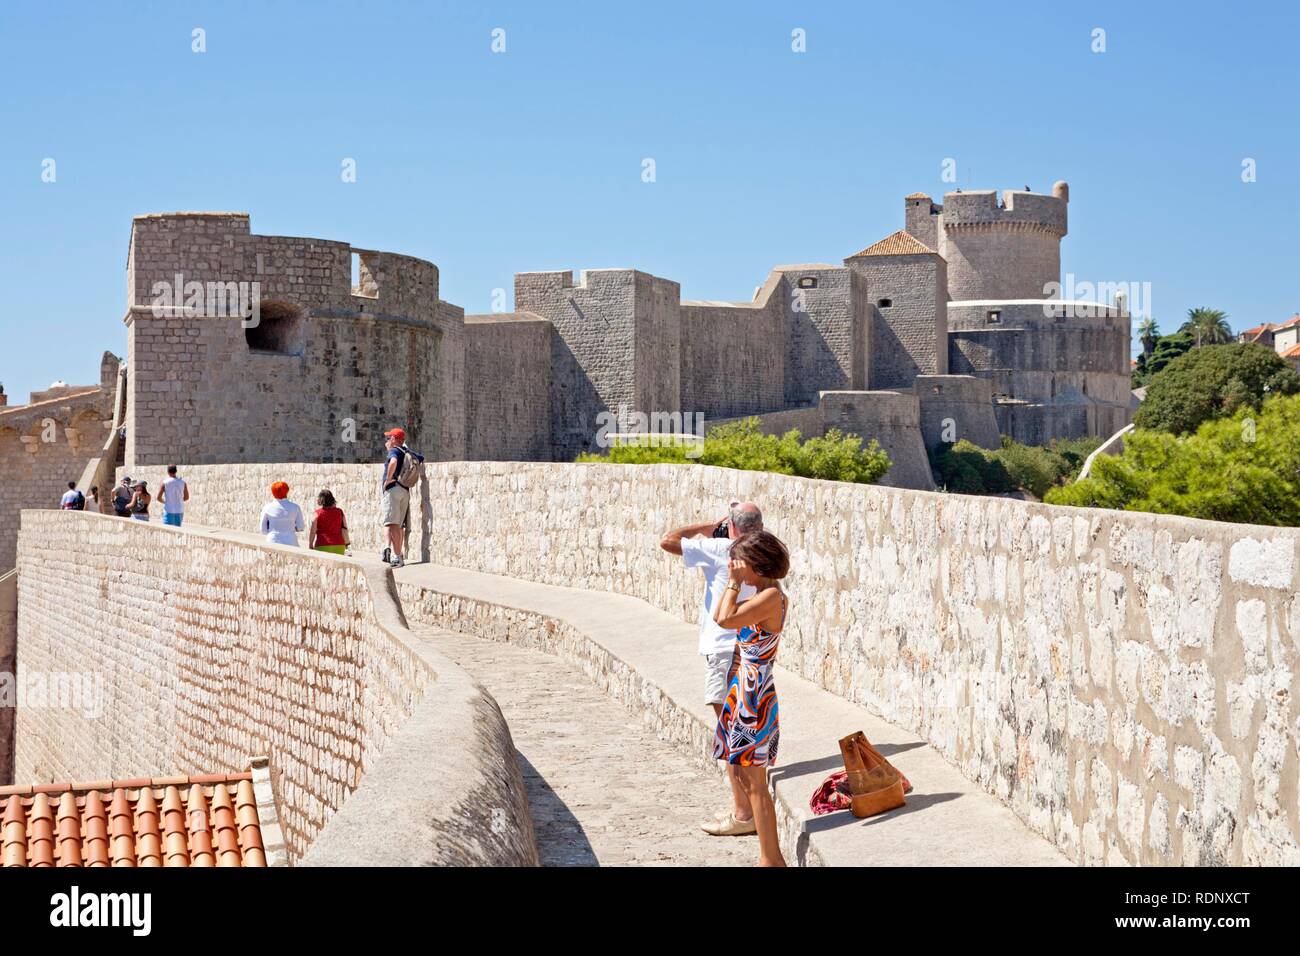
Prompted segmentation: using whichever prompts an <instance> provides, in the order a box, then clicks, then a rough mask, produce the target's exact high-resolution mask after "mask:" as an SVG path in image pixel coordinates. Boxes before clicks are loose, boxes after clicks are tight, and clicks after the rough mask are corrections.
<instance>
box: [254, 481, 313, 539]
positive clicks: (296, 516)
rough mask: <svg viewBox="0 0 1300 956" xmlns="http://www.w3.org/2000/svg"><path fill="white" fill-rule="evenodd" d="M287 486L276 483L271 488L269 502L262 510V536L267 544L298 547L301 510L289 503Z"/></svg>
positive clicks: (280, 482)
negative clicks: (264, 536)
mask: <svg viewBox="0 0 1300 956" xmlns="http://www.w3.org/2000/svg"><path fill="white" fill-rule="evenodd" d="M288 499H289V486H288V485H287V484H286V483H285V482H283V481H277V482H276V483H275V484H273V485H272V486H271V501H270V502H268V503H267V504H266V506H265V507H264V508H262V534H264V535H266V540H267V543H268V544H291V545H293V546H294V547H295V548H296V547H297V546H298V532H299V531H302V530H303V528H304V525H303V523H302V509H301V508H299V507H298V506H297V505H296V504H294V503H293V502H292V501H289V500H288Z"/></svg>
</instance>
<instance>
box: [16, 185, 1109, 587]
mask: <svg viewBox="0 0 1300 956" xmlns="http://www.w3.org/2000/svg"><path fill="white" fill-rule="evenodd" d="M1068 198H1069V197H1068V188H1067V187H1066V186H1065V184H1064V183H1058V184H1057V185H1056V186H1055V187H1054V188H1053V194H1052V195H1051V196H1040V195H1036V194H1033V193H1029V192H1009V193H1006V194H1004V195H1003V197H1002V199H1001V202H1000V203H999V201H998V199H997V196H996V194H995V193H991V192H981V193H960V192H958V193H949V194H948V195H947V196H946V197H945V203H944V204H943V205H940V204H937V203H935V202H933V201H932V200H930V199H929V197H926V196H923V195H921V194H914V195H913V196H909V197H907V199H906V200H905V201H904V212H905V221H906V226H907V228H906V230H900V231H899V232H897V233H894V234H893V235H891V236H889V237H887V238H886V239H883V240H881V241H880V242H878V243H876V244H874V245H873V246H870V247H868V248H867V249H864V250H863V251H862V252H860V253H858V254H856V255H854V256H850V257H848V258H847V259H845V260H844V264H843V265H828V264H808V265H787V266H778V267H776V268H775V269H774V270H773V271H772V273H771V274H770V275H769V276H768V279H767V281H766V282H765V283H764V284H763V285H762V286H761V288H760V289H759V290H758V292H757V293H756V294H755V296H754V298H753V299H752V300H751V301H749V302H714V301H685V302H683V301H682V300H681V296H680V288H679V286H678V285H677V283H675V282H672V281H671V280H668V279H664V278H660V277H657V276H653V275H649V274H647V273H645V272H640V271H637V270H634V269H595V270H587V271H584V272H583V273H582V274H581V277H580V279H579V281H578V282H577V284H576V285H575V284H574V278H573V274H572V273H571V272H564V271H560V272H524V273H519V274H518V275H517V276H516V279H515V308H516V310H517V311H516V312H513V313H502V314H494V315H486V316H473V317H470V318H469V319H467V318H466V317H465V315H464V310H463V309H461V308H460V307H459V306H456V305H454V304H452V303H449V302H446V301H444V300H442V299H441V298H440V297H439V273H438V268H437V267H436V266H435V265H433V264H432V263H430V262H425V261H423V260H420V259H415V258H412V257H410V256H404V255H397V254H393V253H386V252H376V251H371V250H364V249H358V248H353V247H352V246H350V245H348V244H347V243H344V242H334V241H328V240H322V239H306V238H294V237H285V236H262V235H256V234H253V233H252V232H251V230H250V223H249V218H248V215H247V214H245V213H222V212H180V213H167V214H153V215H142V216H137V217H135V219H134V220H133V221H132V227H131V238H130V243H129V250H128V257H127V286H128V301H127V310H126V315H125V318H124V320H123V321H124V324H125V325H126V329H127V347H126V359H127V361H126V367H127V375H126V378H125V383H124V387H125V403H124V411H123V413H122V421H123V422H124V426H125V447H124V449H122V450H121V452H120V457H121V460H122V461H123V462H124V463H125V464H126V465H127V466H128V470H134V471H140V470H141V469H143V468H146V467H150V466H156V465H164V464H167V463H169V462H175V461H187V462H192V463H198V462H205V463H214V464H215V463H252V462H275V461H300V462H363V461H375V460H377V459H378V458H379V457H380V456H381V454H382V446H383V438H382V433H383V431H385V430H386V429H387V428H390V427H392V426H394V425H399V424H400V425H401V426H402V427H404V428H405V429H406V431H407V433H408V436H409V438H410V440H411V443H412V445H413V446H414V447H416V448H417V449H418V450H420V451H422V452H423V453H425V454H426V456H427V457H429V458H430V459H433V460H440V459H441V460H462V459H470V460H539V459H540V460H547V459H551V460H561V461H567V460H572V458H573V457H574V456H575V455H576V454H578V453H579V452H584V451H590V450H593V449H594V448H595V447H596V441H597V435H598V433H599V431H600V429H601V425H602V423H604V424H608V420H609V419H612V418H615V417H616V416H618V415H620V414H622V413H624V412H626V413H640V414H641V415H644V416H645V418H644V421H643V422H638V420H637V417H636V416H635V415H633V414H629V416H628V417H627V418H625V419H622V420H621V422H622V424H619V425H617V426H616V430H620V431H624V430H630V429H637V428H644V427H646V425H647V424H648V426H649V428H650V429H651V430H669V431H680V430H689V429H692V428H697V427H698V418H697V416H698V415H703V416H704V419H705V423H706V427H707V422H708V421H710V420H718V419H728V418H732V417H736V416H748V415H760V416H771V415H775V416H777V418H776V420H777V421H780V420H782V419H783V418H784V417H786V413H787V412H790V411H794V410H797V409H806V408H813V409H817V408H820V407H821V406H822V404H823V402H824V400H823V398H822V395H823V393H826V392H836V393H846V392H856V393H859V397H858V398H856V399H854V400H853V401H852V403H851V404H852V405H853V407H854V409H855V411H854V413H853V415H852V416H850V417H847V418H846V417H844V416H843V415H840V416H839V419H838V421H839V424H840V425H848V424H849V423H850V422H851V423H852V425H853V427H854V428H855V429H857V430H858V433H859V434H861V435H862V437H863V438H864V439H872V438H875V439H877V440H878V441H880V442H881V444H882V445H884V446H885V447H886V448H888V449H892V450H895V451H896V452H897V453H898V454H903V455H905V456H909V455H910V456H911V457H905V458H903V459H897V460H896V462H895V466H894V470H893V475H892V476H889V477H887V479H886V481H887V482H889V483H891V484H895V485H907V486H911V487H916V488H922V489H928V488H930V487H932V479H931V477H930V476H929V474H928V469H927V468H926V467H925V466H924V463H923V462H922V461H920V460H919V459H918V458H917V457H916V455H915V454H914V452H913V451H904V450H905V449H912V450H915V449H916V448H924V447H925V445H926V444H927V443H929V444H931V445H932V444H933V433H934V431H935V429H934V427H933V425H934V423H935V422H939V423H948V424H949V425H951V426H952V428H955V437H957V438H969V439H970V440H972V441H974V442H976V443H977V444H982V445H985V446H986V447H995V446H996V445H997V441H996V440H995V438H994V436H993V434H992V433H991V432H990V431H989V429H988V428H987V427H986V424H987V416H984V415H982V414H973V409H972V408H971V402H970V393H969V386H966V385H963V384H962V383H961V382H957V381H954V382H953V384H952V385H951V386H950V387H947V388H944V387H937V388H936V386H937V385H939V383H936V382H933V381H931V380H930V379H929V378H927V379H926V384H925V386H924V388H925V390H926V391H925V394H924V395H921V394H920V393H919V390H918V380H919V379H920V378H921V377H932V376H945V375H949V374H950V373H951V374H953V375H966V376H975V377H979V378H983V379H988V380H989V381H990V382H991V383H992V402H993V405H994V408H995V410H996V422H997V426H996V427H997V429H998V430H999V431H1000V432H1001V433H1003V434H1008V435H1011V436H1012V437H1013V438H1016V439H1017V440H1020V441H1025V442H1029V443H1035V444H1037V443H1043V442H1046V441H1048V440H1050V439H1051V438H1053V437H1061V436H1076V435H1083V434H1091V435H1110V434H1112V433H1113V432H1115V431H1118V430H1119V428H1121V427H1122V426H1123V425H1125V424H1127V422H1128V421H1129V418H1130V414H1131V411H1130V404H1131V396H1130V393H1129V389H1128V379H1129V370H1128V359H1127V356H1128V340H1129V321H1128V315H1127V313H1126V312H1125V310H1124V307H1123V304H1122V303H1120V304H1118V305H1117V306H1098V305H1096V304H1087V303H1083V304H1081V305H1084V306H1085V307H1087V308H1090V309H1092V310H1093V311H1094V312H1101V313H1103V315H1102V316H1101V317H1100V318H1096V319H1087V320H1085V319H1074V318H1071V319H1068V320H1067V321H1066V322H1065V324H1061V319H1060V317H1059V316H1054V315H1053V312H1052V310H1053V308H1054V305H1053V303H1052V301H1050V300H1047V299H1042V298H1037V296H1040V295H1042V294H1043V293H1042V289H1041V286H1042V284H1043V283H1045V282H1049V281H1055V280H1057V279H1059V248H1058V246H1059V240H1060V237H1061V236H1063V235H1064V234H1065V230H1066V208H1067V205H1066V204H1067V202H1068ZM1022 286H1023V287H1022ZM1031 286H1032V288H1031ZM254 289H255V290H256V296H257V302H258V309H257V313H258V314H257V319H256V321H255V322H254V321H252V320H250V319H247V318H245V317H244V311H245V308H244V307H245V306H247V305H250V300H251V298H252V292H253V290H254ZM1031 293H1032V294H1033V297H1032V298H1031V299H1023V298H1022V299H1015V300H1010V299H1005V298H1000V297H1002V296H1008V295H1021V294H1031ZM241 295H242V296H243V298H242V299H241ZM960 296H979V297H982V298H976V299H962V298H960ZM92 390H93V386H90V387H88V388H87V391H92ZM112 396H113V385H112V384H111V383H109V382H108V380H107V379H106V380H105V383H101V386H100V389H99V391H98V393H97V394H96V395H94V396H89V395H87V396H81V397H79V398H78V399H77V400H76V401H77V402H78V403H79V404H77V406H76V407H75V408H74V407H73V406H72V405H69V404H67V402H58V403H56V404H55V405H54V406H51V407H53V408H54V409H55V416H54V417H55V418H56V419H57V420H58V421H59V423H60V427H61V428H62V429H63V430H64V433H66V435H67V436H68V437H69V441H68V442H67V443H65V444H62V445H58V446H46V445H45V444H44V443H42V444H41V445H40V446H39V447H38V446H37V445H36V444H34V442H35V440H36V438H37V436H36V434H35V433H34V432H33V429H35V428H37V427H38V424H39V422H40V420H41V419H42V418H43V414H42V409H41V408H39V407H34V406H33V407H30V408H5V409H4V410H0V464H4V465H7V466H9V467H11V468H13V469H14V473H15V474H18V475H19V480H18V482H17V483H16V484H15V486H14V487H16V488H17V489H18V490H17V493H15V494H12V495H10V496H9V497H7V499H6V502H7V503H6V504H5V505H0V508H9V509H10V511H11V512H12V513H13V514H15V515H16V512H17V509H19V508H22V507H33V506H36V507H44V506H53V505H54V503H55V502H57V500H58V495H59V494H60V493H61V491H62V489H63V486H64V484H65V483H66V481H68V480H75V479H77V478H78V477H81V476H82V471H83V467H84V466H85V465H86V464H88V463H89V462H90V461H92V460H94V459H95V458H96V457H97V455H98V457H99V459H100V466H101V468H100V472H99V474H106V472H107V469H108V468H110V467H111V465H112V464H114V463H115V462H113V461H108V460H107V459H106V458H105V457H104V456H103V455H102V454H98V453H100V452H101V451H102V452H105V453H108V452H112V453H113V454H114V455H116V454H118V453H117V452H116V451H114V450H113V449H105V448H104V447H103V446H104V437H105V433H104V429H105V427H106V426H105V424H104V423H106V422H111V421H112V420H113V418H114V415H113V410H112V407H111V406H112ZM63 397H65V398H67V397H68V396H63ZM950 399H952V401H951V403H950V402H949V400H950ZM837 401H840V402H841V403H843V402H846V401H847V399H843V398H841V399H837ZM902 404H907V405H910V406H911V407H910V408H909V409H907V410H902V409H901V405H902ZM91 406H94V408H92V407H91ZM846 407H847V406H846ZM60 416H62V417H60ZM74 417H75V418H76V420H75V421H74V420H73V418H74ZM602 418H603V419H605V421H604V422H602ZM820 418H821V419H823V420H824V419H825V414H824V413H823V414H821V415H820ZM913 419H915V420H916V421H918V422H929V423H930V425H929V426H928V427H929V429H930V433H931V434H930V437H929V438H925V437H921V436H920V435H919V432H918V433H917V434H916V435H913V434H910V433H906V432H907V430H908V429H910V428H911V426H910V425H906V424H905V422H907V421H910V420H913ZM967 423H972V426H973V427H970V428H969V430H968V429H967ZM19 426H21V427H19ZM763 427H764V428H768V429H771V428H772V427H773V426H772V425H770V424H764V426H763ZM918 427H919V426H918ZM950 430H952V429H950ZM92 432H93V433H94V434H90V433H92ZM74 436H80V437H75V438H74ZM83 446H84V447H83ZM33 449H35V451H33ZM15 528H16V522H10V523H7V524H5V525H4V533H3V534H0V570H3V569H4V568H5V567H8V566H10V565H11V564H12V561H13V539H14V535H15V533H16V530H15Z"/></svg>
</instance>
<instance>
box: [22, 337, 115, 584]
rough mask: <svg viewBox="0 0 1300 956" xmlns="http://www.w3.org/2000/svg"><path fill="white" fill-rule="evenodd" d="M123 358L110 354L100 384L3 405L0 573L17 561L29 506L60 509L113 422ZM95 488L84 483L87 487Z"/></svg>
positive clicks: (56, 390) (48, 392)
mask: <svg viewBox="0 0 1300 956" xmlns="http://www.w3.org/2000/svg"><path fill="white" fill-rule="evenodd" d="M117 364H118V363H117V359H116V358H115V357H114V356H112V355H111V354H109V353H104V357H103V360H102V362H101V363H100V376H101V379H102V381H101V382H100V383H99V384H98V385H68V386H63V387H61V388H54V389H47V390H45V391H43V392H33V393H32V396H31V400H30V401H29V402H28V403H27V404H26V405H13V406H9V405H0V475H2V476H3V478H4V494H2V495H0V573H3V572H4V571H6V570H8V569H9V568H12V567H13V566H14V557H15V546H16V541H17V536H18V515H19V512H20V511H21V510H22V509H23V508H31V507H39V508H57V507H58V506H59V499H60V498H61V497H62V496H63V493H64V492H65V491H67V490H68V482H69V481H78V480H79V479H80V478H81V473H82V471H83V470H84V469H85V467H86V463H87V462H88V461H89V460H90V459H91V458H93V457H94V456H95V455H96V454H98V453H99V450H100V448H101V447H102V446H103V444H104V440H105V438H106V437H107V435H108V431H109V428H110V427H111V426H112V423H113V412H112V399H113V394H114V385H115V382H116V379H117ZM88 490H89V489H87V488H83V489H82V491H83V492H84V491H88Z"/></svg>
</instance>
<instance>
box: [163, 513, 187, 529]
mask: <svg viewBox="0 0 1300 956" xmlns="http://www.w3.org/2000/svg"><path fill="white" fill-rule="evenodd" d="M184 517H185V514H184V513H183V512H178V513H177V514H172V513H171V512H170V511H164V512H163V524H169V525H171V526H172V527H173V528H179V527H180V526H181V519H182V518H184Z"/></svg>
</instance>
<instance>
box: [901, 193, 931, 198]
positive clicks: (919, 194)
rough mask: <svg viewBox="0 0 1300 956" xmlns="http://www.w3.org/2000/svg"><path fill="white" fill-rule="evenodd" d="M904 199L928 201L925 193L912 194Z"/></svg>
mask: <svg viewBox="0 0 1300 956" xmlns="http://www.w3.org/2000/svg"><path fill="white" fill-rule="evenodd" d="M903 198H904V199H929V198H930V197H929V196H927V195H926V194H925V193H912V195H910V196H904V197H903Z"/></svg>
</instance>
